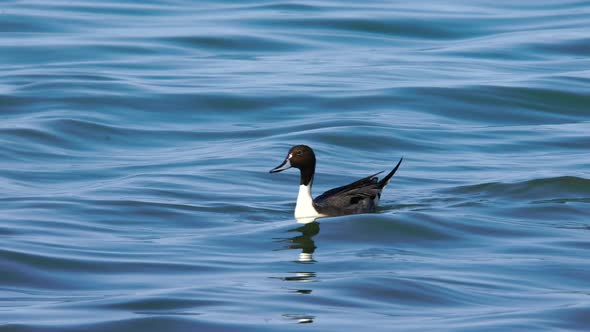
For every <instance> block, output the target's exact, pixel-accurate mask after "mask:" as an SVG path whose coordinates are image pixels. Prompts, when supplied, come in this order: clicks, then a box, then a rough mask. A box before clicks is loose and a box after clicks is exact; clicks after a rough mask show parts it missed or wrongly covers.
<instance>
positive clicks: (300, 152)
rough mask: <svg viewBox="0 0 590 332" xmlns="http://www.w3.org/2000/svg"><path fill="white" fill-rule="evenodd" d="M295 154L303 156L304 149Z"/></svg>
mask: <svg viewBox="0 0 590 332" xmlns="http://www.w3.org/2000/svg"><path fill="white" fill-rule="evenodd" d="M295 154H297V155H298V156H301V155H302V154H303V151H301V150H298V151H297V152H296V153H295Z"/></svg>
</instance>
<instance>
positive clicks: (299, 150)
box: [270, 145, 315, 174]
mask: <svg viewBox="0 0 590 332" xmlns="http://www.w3.org/2000/svg"><path fill="white" fill-rule="evenodd" d="M291 167H295V168H298V169H299V170H301V171H302V172H303V171H304V170H308V171H311V173H312V174H313V172H314V170H315V154H314V153H313V150H312V149H311V148H310V147H309V146H307V145H295V146H294V147H292V148H291V149H290V150H289V153H287V157H286V158H285V160H284V161H283V163H282V164H280V165H279V166H277V167H275V168H273V169H271V170H270V173H277V172H280V171H284V170H286V169H289V168H291Z"/></svg>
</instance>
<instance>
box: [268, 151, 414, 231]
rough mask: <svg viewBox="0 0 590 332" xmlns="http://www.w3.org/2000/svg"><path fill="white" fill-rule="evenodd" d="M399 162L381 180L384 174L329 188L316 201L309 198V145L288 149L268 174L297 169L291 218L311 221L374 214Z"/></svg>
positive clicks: (311, 174)
mask: <svg viewBox="0 0 590 332" xmlns="http://www.w3.org/2000/svg"><path fill="white" fill-rule="evenodd" d="M402 160H403V157H401V158H400V160H399V162H398V163H397V165H396V166H395V167H394V168H393V170H392V171H391V172H389V173H388V174H387V175H386V176H385V177H383V179H381V180H379V178H378V176H377V175H379V174H381V173H383V171H381V172H378V173H375V174H373V175H369V176H367V177H364V178H362V179H360V180H357V181H354V182H352V183H349V184H347V185H344V186H341V187H337V188H334V189H330V190H328V191H326V192H324V193H323V194H321V195H320V196H317V197H316V198H315V199H314V198H313V196H312V193H311V187H312V184H313V179H314V175H315V165H316V158H315V153H314V152H313V150H312V148H310V147H309V146H307V145H295V146H293V147H292V148H291V149H289V152H288V153H287V157H286V158H285V160H284V161H283V162H282V163H281V164H280V165H279V166H277V167H275V168H273V169H271V170H270V173H278V172H282V171H284V170H287V169H289V168H292V167H293V168H297V169H299V172H300V181H299V194H298V195H297V203H296V204H295V212H294V215H295V219H296V220H297V221H302V222H310V221H315V220H316V219H318V218H323V217H334V216H342V215H350V214H359V213H371V212H375V210H376V208H377V205H378V204H379V199H380V198H381V192H382V191H383V188H385V186H386V185H387V184H388V183H389V180H390V179H391V177H392V176H393V175H394V174H395V172H396V171H397V169H398V168H399V166H400V165H401V163H402Z"/></svg>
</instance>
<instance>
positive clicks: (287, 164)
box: [270, 159, 291, 173]
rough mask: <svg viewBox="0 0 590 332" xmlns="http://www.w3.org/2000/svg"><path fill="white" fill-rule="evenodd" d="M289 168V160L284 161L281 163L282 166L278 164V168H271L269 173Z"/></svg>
mask: <svg viewBox="0 0 590 332" xmlns="http://www.w3.org/2000/svg"><path fill="white" fill-rule="evenodd" d="M289 168H291V162H290V161H289V159H285V161H283V163H282V164H280V165H279V166H277V167H275V168H273V169H271V170H270V173H277V172H280V171H284V170H286V169H289Z"/></svg>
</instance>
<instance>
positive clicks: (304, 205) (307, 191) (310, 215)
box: [295, 185, 323, 222]
mask: <svg viewBox="0 0 590 332" xmlns="http://www.w3.org/2000/svg"><path fill="white" fill-rule="evenodd" d="M322 216H323V215H321V214H319V213H318V212H317V211H316V209H315V208H314V207H313V198H312V197H311V186H306V185H300V186H299V194H298V195H297V204H296V205H295V219H297V220H298V221H299V220H301V221H302V222H309V221H313V220H314V219H315V218H319V217H322Z"/></svg>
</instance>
